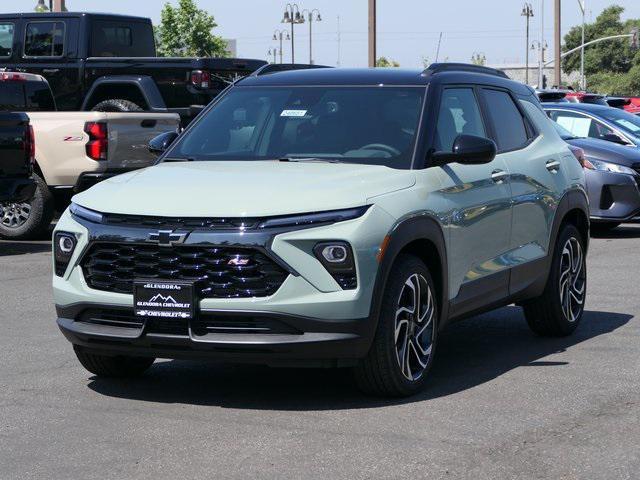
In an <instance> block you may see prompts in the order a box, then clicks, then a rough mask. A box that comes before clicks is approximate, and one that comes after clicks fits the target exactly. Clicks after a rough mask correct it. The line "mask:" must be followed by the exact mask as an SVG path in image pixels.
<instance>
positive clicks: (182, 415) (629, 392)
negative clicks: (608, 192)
mask: <svg viewBox="0 0 640 480" xmlns="http://www.w3.org/2000/svg"><path fill="white" fill-rule="evenodd" d="M49 249H50V244H49V242H48V241H46V240H43V241H39V242H25V243H11V242H0V305H1V307H2V308H1V309H0V325H2V332H3V333H2V335H1V336H0V359H1V361H0V479H3V480H4V479H30V478H43V479H44V478H46V479H76V478H77V479H80V478H81V479H94V478H95V479H107V478H117V479H129V478H154V479H160V478H172V479H173V478H225V479H231V478H238V479H248V478H274V479H283V478H295V479H298V478H309V479H312V478H322V479H342V478H344V479H359V478H474V479H479V478H492V479H497V478H527V479H535V478H554V479H560V478H567V479H574V478H576V479H578V478H580V479H582V478H589V479H612V478H616V479H622V478H637V476H638V471H639V469H640V449H639V448H638V445H640V355H639V354H638V352H639V350H640V349H639V345H640V325H639V320H640V300H639V297H640V295H639V293H640V287H639V286H638V280H639V278H640V277H639V274H638V266H639V265H640V225H633V226H626V227H623V228H619V229H617V230H615V231H614V232H612V233H611V234H608V235H607V236H605V237H600V238H594V239H592V243H591V251H590V255H589V257H588V267H589V285H588V297H587V313H586V314H585V317H584V319H583V323H582V325H581V326H580V328H579V329H578V331H577V332H576V334H574V335H573V336H572V337H569V338H563V339H540V338H537V337H535V336H534V335H533V334H532V333H530V332H529V330H528V328H527V326H526V324H525V322H524V319H523V317H522V314H521V312H520V309H519V308H517V307H507V308H503V309H501V310H499V311H496V312H493V313H489V314H486V315H483V316H481V317H476V318H474V319H470V320H467V321H464V322H461V323H458V324H456V325H454V326H453V327H451V328H449V329H448V330H447V331H446V332H445V333H444V334H443V336H442V337H441V342H440V346H439V353H438V358H437V360H436V364H435V366H434V370H433V376H432V383H431V385H430V387H429V388H428V389H427V390H426V391H425V392H424V393H423V394H421V395H419V396H417V397H413V398H410V399H405V400H401V401H388V400H377V399H372V398H366V397H363V396H362V395H361V394H360V393H359V392H358V391H357V390H356V389H355V388H354V387H353V386H352V385H351V383H350V378H349V376H348V375H347V374H346V372H344V371H327V370H288V369H268V368H256V367H248V366H243V367H239V366H226V367H225V366H217V365H211V364H201V363H195V362H184V361H158V362H157V363H156V364H155V365H154V366H153V367H152V368H151V369H150V370H149V372H148V374H147V375H145V376H144V377H143V378H142V379H139V380H134V381H122V380H99V379H97V378H95V377H93V376H92V375H91V374H89V373H88V372H86V371H85V370H83V369H82V368H81V367H80V365H79V363H78V362H77V361H76V359H75V357H74V355H73V352H72V350H71V346H70V345H69V344H68V343H67V341H66V340H65V339H64V338H63V337H62V335H61V334H60V333H59V331H58V328H57V326H56V324H55V318H54V315H55V311H54V306H53V300H52V294H51V280H50V276H51V267H50V254H49Z"/></svg>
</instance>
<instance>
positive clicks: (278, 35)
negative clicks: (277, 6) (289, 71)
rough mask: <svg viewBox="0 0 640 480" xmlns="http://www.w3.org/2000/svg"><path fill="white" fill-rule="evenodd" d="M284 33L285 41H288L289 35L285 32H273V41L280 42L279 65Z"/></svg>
mask: <svg viewBox="0 0 640 480" xmlns="http://www.w3.org/2000/svg"><path fill="white" fill-rule="evenodd" d="M285 33H286V34H287V40H289V34H288V33H287V32H286V31H285V30H276V31H275V32H273V39H274V40H280V63H282V38H283V37H284V34H285ZM291 63H293V61H291Z"/></svg>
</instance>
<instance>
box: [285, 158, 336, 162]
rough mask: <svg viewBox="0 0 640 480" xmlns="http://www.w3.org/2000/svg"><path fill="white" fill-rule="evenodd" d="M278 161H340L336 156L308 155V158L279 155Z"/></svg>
mask: <svg viewBox="0 0 640 480" xmlns="http://www.w3.org/2000/svg"><path fill="white" fill-rule="evenodd" d="M278 161H279V162H301V163H302V162H318V163H340V160H338V159H337V158H319V157H308V158H297V157H281V158H279V159H278Z"/></svg>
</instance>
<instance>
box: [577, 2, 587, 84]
mask: <svg viewBox="0 0 640 480" xmlns="http://www.w3.org/2000/svg"><path fill="white" fill-rule="evenodd" d="M578 5H580V11H581V12H582V48H580V90H582V91H585V90H586V89H587V82H586V78H585V76H584V23H585V21H584V17H585V13H586V11H587V10H586V4H585V0H578Z"/></svg>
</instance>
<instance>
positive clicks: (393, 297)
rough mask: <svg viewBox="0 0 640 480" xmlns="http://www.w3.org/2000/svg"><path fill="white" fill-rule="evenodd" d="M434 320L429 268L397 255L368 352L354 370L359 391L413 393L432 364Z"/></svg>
mask: <svg viewBox="0 0 640 480" xmlns="http://www.w3.org/2000/svg"><path fill="white" fill-rule="evenodd" d="M437 319H438V303H437V300H436V294H435V288H434V283H433V280H432V279H431V275H430V273H429V270H428V269H427V267H426V265H425V264H424V263H423V262H422V261H421V260H420V259H419V258H417V257H414V256H410V255H401V256H400V257H399V258H398V260H397V261H396V263H395V264H394V266H393V268H392V270H391V273H390V275H389V280H388V282H387V286H386V289H385V292H384V294H383V298H382V306H381V309H380V318H379V319H378V327H377V331H376V335H375V338H374V340H373V344H372V346H371V349H370V350H369V353H368V354H367V356H366V357H365V358H364V359H363V360H362V361H361V362H360V364H359V365H358V366H357V367H355V369H354V377H355V381H356V384H357V385H358V387H359V388H360V389H361V390H362V391H364V392H365V393H369V394H374V395H380V396H388V397H404V396H409V395H412V394H414V393H416V392H418V391H419V390H420V389H421V388H422V387H423V385H424V383H425V381H426V378H427V376H428V373H429V370H430V369H431V365H432V363H433V357H434V354H435V346H436V338H437V330H436V329H437Z"/></svg>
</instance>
